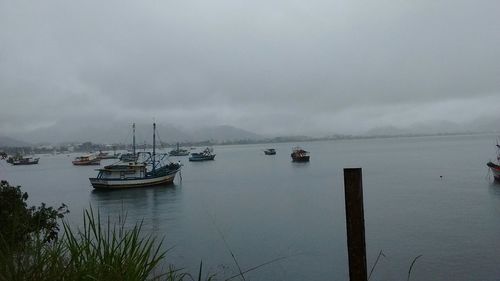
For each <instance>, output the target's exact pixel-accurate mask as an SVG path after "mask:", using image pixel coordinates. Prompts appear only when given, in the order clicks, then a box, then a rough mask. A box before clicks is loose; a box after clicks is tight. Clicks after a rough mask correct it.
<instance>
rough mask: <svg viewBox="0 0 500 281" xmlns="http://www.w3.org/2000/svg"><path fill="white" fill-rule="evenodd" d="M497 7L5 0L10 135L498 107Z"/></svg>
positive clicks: (266, 123) (294, 126) (431, 114)
mask: <svg viewBox="0 0 500 281" xmlns="http://www.w3.org/2000/svg"><path fill="white" fill-rule="evenodd" d="M499 12H500V2H498V1H477V2H471V1H444V0H443V1H396V0H393V1H308V2H304V1H233V0H232V1H229V0H221V1H196V0H195V1H189V0H188V1H146V2H144V1H105V2H103V1H62V0H61V1H43V2H40V1H0V97H1V101H2V102H1V103H2V110H1V111H0V134H7V135H8V134H20V133H22V132H26V131H36V130H43V129H44V128H48V127H51V126H67V124H74V123H78V124H81V125H83V124H84V125H85V126H98V125H99V123H101V122H106V120H112V121H118V122H120V121H121V122H123V123H124V124H125V123H126V124H129V123H130V122H133V121H147V120H152V119H153V118H155V119H156V120H158V122H161V123H169V124H174V125H176V126H181V127H186V128H191V127H201V126H211V125H219V124H227V125H233V126H236V127H240V128H243V129H247V130H252V131H255V132H257V133H262V134H270V135H276V134H330V133H336V132H337V133H363V132H366V131H369V130H371V129H374V128H377V127H384V126H395V127H401V128H405V127H410V126H413V125H415V124H422V123H430V122H441V121H450V122H455V123H459V124H469V123H473V122H474V120H488V119H495V118H498V115H497V114H496V112H497V110H496V109H497V108H498V106H499V105H500V99H499V98H498V97H499V96H500V95H499V93H500V80H499V79H498V77H500V67H498V63H499V62H500V48H499V46H500V36H498V34H500V18H499V17H498V13H499ZM68 121H73V122H68ZM492 129H497V130H498V128H492Z"/></svg>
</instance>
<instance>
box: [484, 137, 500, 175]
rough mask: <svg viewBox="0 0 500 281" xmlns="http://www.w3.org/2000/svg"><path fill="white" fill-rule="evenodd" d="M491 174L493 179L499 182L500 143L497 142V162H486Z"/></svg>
mask: <svg viewBox="0 0 500 281" xmlns="http://www.w3.org/2000/svg"><path fill="white" fill-rule="evenodd" d="M486 166H488V167H489V168H490V170H491V173H492V174H493V178H494V179H495V181H497V182H500V145H499V144H498V143H497V162H496V163H493V162H492V161H490V162H488V163H486Z"/></svg>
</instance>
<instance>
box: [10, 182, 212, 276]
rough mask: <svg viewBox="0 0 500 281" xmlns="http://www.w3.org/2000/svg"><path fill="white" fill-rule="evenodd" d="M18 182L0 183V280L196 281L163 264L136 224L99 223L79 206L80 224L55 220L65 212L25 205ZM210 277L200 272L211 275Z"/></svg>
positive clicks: (159, 246) (161, 256) (151, 239)
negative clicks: (82, 213)
mask: <svg viewBox="0 0 500 281" xmlns="http://www.w3.org/2000/svg"><path fill="white" fill-rule="evenodd" d="M27 199H28V195H27V194H26V193H23V192H22V191H21V189H20V187H14V186H11V185H9V184H8V183H7V182H5V181H2V182H1V183H0V280H1V281H3V280H9V281H15V280H168V281H173V280H202V274H201V271H202V266H201V264H200V271H199V273H198V274H197V276H196V278H194V277H193V276H192V275H190V274H188V273H185V272H182V271H181V270H178V269H175V268H174V267H172V266H169V267H168V268H167V269H162V268H159V267H160V265H165V264H166V263H165V256H166V251H163V250H161V249H162V241H157V240H156V239H155V238H154V237H152V236H151V235H144V234H143V233H141V226H142V225H141V224H136V225H135V226H134V227H133V228H132V229H125V221H124V220H122V219H121V218H120V219H119V220H118V221H119V222H118V223H113V224H112V223H110V221H109V220H108V221H106V222H102V221H101V218H100V215H99V212H97V213H96V212H94V210H92V208H90V210H87V211H85V214H84V225H83V228H79V229H77V230H74V229H72V228H71V227H70V226H69V225H68V223H67V222H62V231H61V233H59V232H60V230H61V229H60V227H59V222H60V221H61V219H62V218H63V217H64V215H65V214H66V213H67V212H68V210H67V207H66V206H65V205H61V206H60V207H59V208H57V209H55V208H53V207H47V206H45V204H42V205H41V206H40V207H29V208H28V207H27V204H26V200H27ZM103 226H105V227H103ZM211 279H213V276H208V277H205V279H204V280H211Z"/></svg>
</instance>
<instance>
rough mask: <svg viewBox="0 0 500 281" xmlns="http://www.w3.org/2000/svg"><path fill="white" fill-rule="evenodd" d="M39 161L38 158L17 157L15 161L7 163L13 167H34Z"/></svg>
mask: <svg viewBox="0 0 500 281" xmlns="http://www.w3.org/2000/svg"><path fill="white" fill-rule="evenodd" d="M39 160H40V158H39V157H37V158H35V157H19V158H16V159H12V160H11V161H10V162H9V163H10V164H12V165H15V166H18V165H36V164H38V161H39Z"/></svg>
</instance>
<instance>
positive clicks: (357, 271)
mask: <svg viewBox="0 0 500 281" xmlns="http://www.w3.org/2000/svg"><path fill="white" fill-rule="evenodd" d="M344 193H345V214H346V225H347V250H348V255H349V280H350V281H367V270H366V246H365V217H364V211H363V180H362V173H361V168H347V169H344Z"/></svg>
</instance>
